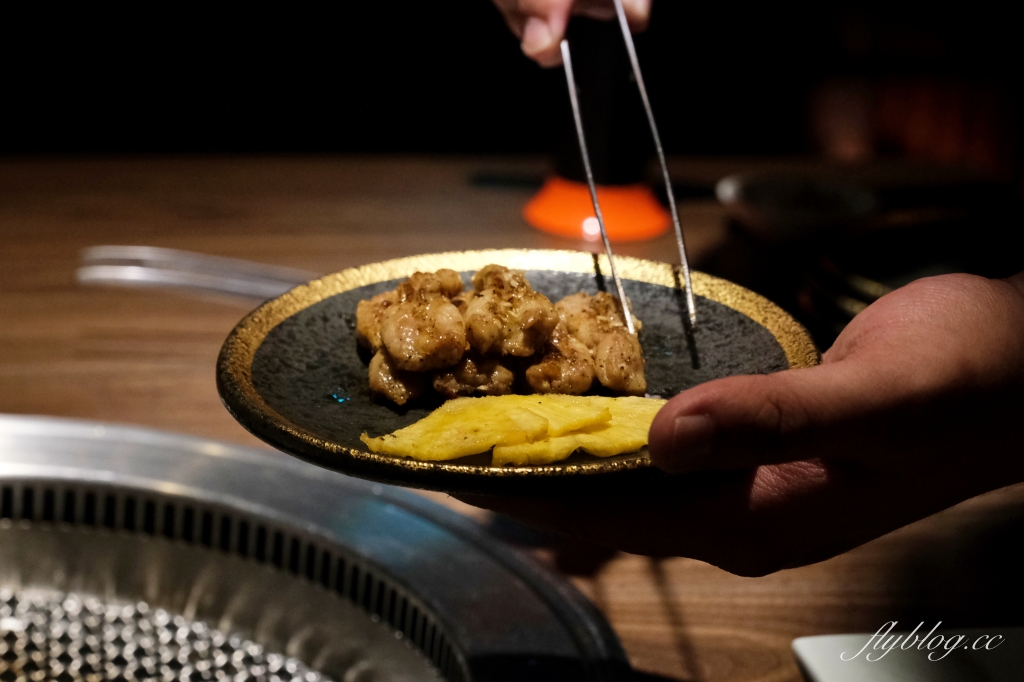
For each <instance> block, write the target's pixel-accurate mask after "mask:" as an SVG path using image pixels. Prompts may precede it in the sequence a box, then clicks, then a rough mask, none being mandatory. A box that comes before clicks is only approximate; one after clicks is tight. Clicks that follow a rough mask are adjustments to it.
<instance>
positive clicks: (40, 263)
mask: <svg viewBox="0 0 1024 682" xmlns="http://www.w3.org/2000/svg"><path fill="white" fill-rule="evenodd" d="M742 167H743V164H742V163H741V162H739V161H736V162H730V163H726V164H723V163H722V162H716V163H703V165H702V163H701V162H699V161H692V162H690V161H687V160H678V161H676V162H674V164H673V168H674V172H678V173H679V174H680V175H681V176H685V177H686V178H687V179H689V180H691V181H692V180H693V179H694V178H697V179H700V180H701V181H713V180H714V177H715V174H721V173H722V172H724V169H728V170H735V169H739V168H742ZM543 171H544V165H543V163H541V162H539V161H534V160H509V159H470V160H458V159H422V158H412V159H410V158H380V157H374V158H211V159H188V158H180V159H179V158H172V159H93V160H59V159H57V160H7V161H2V162H0V412H6V413H16V414H46V415H57V416H64V417H77V418H85V419H98V420H106V421H113V422H125V423H129V424H136V425H142V426H148V427H155V428H160V429H167V430H172V431H179V432H184V433H189V434H193V435H197V436H205V437H209V438H215V439H219V440H225V441H231V442H235V443H241V444H245V445H252V446H257V447H265V446H264V445H263V444H262V443H260V442H258V441H256V439H254V438H253V437H252V436H250V435H249V434H248V433H246V432H245V431H244V430H243V429H242V428H241V427H240V426H238V425H237V424H236V423H235V422H234V420H233V419H232V418H231V417H230V416H229V415H228V413H227V412H226V411H225V410H224V408H223V407H222V406H221V404H220V401H219V399H218V397H217V392H216V389H215V386H214V376H213V372H214V362H215V359H216V356H217V352H218V350H219V349H220V345H221V343H222V341H223V340H224V338H225V336H226V335H227V333H228V332H229V331H230V330H231V328H232V327H233V326H234V324H235V323H236V322H237V321H238V320H239V319H240V318H241V317H242V315H244V314H245V313H246V312H247V310H248V309H249V308H250V307H252V304H249V303H245V302H239V301H234V300H231V299H218V298H213V297H209V298H197V297H189V296H183V295H180V294H174V293H167V292H158V291H152V290H131V289H109V288H95V287H89V288H87V287H82V286H79V285H78V284H76V282H75V277H74V274H75V269H76V267H77V266H78V262H79V254H80V251H81V250H82V249H83V248H85V247H87V246H92V245H98V244H143V245H151V246H162V247H172V248H178V249H187V250H192V251H200V252H204V253H209V254H215V255H222V256H231V257H236V258H245V259H251V260H255V261H262V262H266V263H273V264H279V265H287V266H292V267H296V268H303V269H306V270H311V271H314V272H317V273H327V272H331V271H335V270H339V269H342V268H345V267H348V266H354V265H360V264H364V263H369V262H373V261H378V260H384V259H388V258H393V257H398V256H405V255H411V254H417V253H424V252H433V251H445V250H462V249H477V248H490V247H538V248H570V249H592V248H593V246H594V245H593V243H586V242H580V241H573V240H567V239H560V238H556V237H551V236H547V235H545V234H543V233H541V232H538V231H536V230H533V229H532V228H530V227H529V226H527V225H526V224H525V223H524V222H523V220H522V218H521V217H520V212H521V209H522V205H523V203H524V202H525V201H526V200H527V199H528V198H529V196H530V195H531V192H532V189H531V188H529V187H528V186H524V185H523V184H522V183H521V182H519V183H518V184H517V179H520V180H521V179H522V178H523V177H530V176H533V175H537V174H540V173H542V172H543ZM481 173H483V174H486V175H489V176H491V179H492V180H493V179H494V178H495V177H498V178H500V177H502V176H505V177H507V179H508V180H509V182H507V183H495V182H493V181H490V182H472V181H471V180H472V178H473V177H474V176H478V175H479V174H481ZM681 214H682V217H683V220H684V223H685V225H686V232H687V238H688V243H689V247H690V250H691V254H692V259H693V260H694V261H695V263H696V264H697V265H698V266H699V263H700V260H701V257H702V255H703V254H706V253H707V252H708V251H709V250H710V249H712V248H713V247H714V246H715V244H716V243H718V241H719V240H720V239H721V238H722V236H723V234H724V225H723V217H722V215H721V213H720V211H719V209H718V208H717V206H716V205H715V204H714V203H713V202H711V201H707V200H703V201H693V202H684V203H683V204H682V205H681ZM617 252H619V253H623V254H630V255H636V256H640V257H647V258H654V259H659V260H674V259H675V251H674V245H673V239H672V237H671V235H665V236H664V237H660V238H657V239H654V240H651V241H647V242H638V243H630V244H622V245H619V246H618V248H617ZM433 497H434V498H435V499H438V500H439V501H441V502H443V503H445V504H449V505H451V506H453V507H455V508H457V509H460V510H462V511H464V512H466V513H469V514H471V515H474V516H475V517H476V518H478V519H480V520H481V521H482V522H485V523H494V520H493V519H490V518H489V517H488V516H487V515H486V514H484V513H481V512H478V511H476V510H472V509H470V508H467V507H465V506H464V505H460V503H457V502H455V501H454V500H450V499H446V498H445V497H444V496H440V495H434V496H433ZM1022 500H1024V491H1022V490H1021V489H1020V488H1015V489H1007V490H1004V491H999V492H997V493H993V494H990V495H988V496H985V497H982V498H979V499H976V500H973V501H970V502H968V503H965V504H963V505H960V506H959V507H957V508H954V509H952V510H948V511H946V512H943V513H942V514H939V515H937V516H935V517H932V518H930V519H926V520H925V521H922V522H920V523H917V524H915V525H913V526H910V527H908V528H905V529H902V530H900V531H898V532H896V533H893V534H891V535H889V536H887V537H884V538H881V539H879V540H876V541H874V542H872V543H869V544H868V545H865V546H863V547H860V548H858V549H856V550H854V551H851V552H849V553H847V554H845V555H843V556H840V557H837V558H835V559H832V560H829V561H825V562H823V563H820V564H817V565H813V566H809V567H804V568H799V569H793V570H788V571H782V572H780V573H777V574H774V575H771V576H767V577H764V578H739V577H736V576H732V575H730V574H728V573H725V572H723V571H721V570H719V569H717V568H714V567H712V566H709V565H707V564H704V563H701V562H698V561H694V560H689V559H664V560H655V559H649V558H644V557H637V556H628V555H621V554H618V555H615V554H609V553H603V552H602V551H601V550H599V549H596V548H594V547H587V546H574V545H572V543H568V544H564V545H559V544H558V543H557V542H548V543H547V544H546V545H545V543H543V542H541V543H540V544H541V545H542V546H541V547H540V548H538V549H535V550H534V552H535V554H536V555H537V556H538V558H539V559H540V560H542V561H547V562H549V563H550V564H551V565H552V566H560V567H562V569H564V570H566V571H568V572H571V573H573V574H575V575H574V577H573V580H574V581H575V582H576V584H577V585H578V586H579V588H580V589H581V590H582V591H583V592H585V593H586V594H587V595H588V596H589V597H590V598H591V599H592V600H593V601H594V603H595V604H597V605H598V607H599V608H600V609H601V610H602V611H603V612H604V613H605V614H606V616H607V617H608V619H609V620H610V621H611V623H612V625H613V626H614V628H615V629H616V631H617V632H618V633H619V636H620V637H621V639H622V641H623V644H624V645H625V647H626V649H627V651H628V653H629V656H630V658H631V660H632V662H633V664H634V666H635V667H636V668H637V669H638V670H639V671H641V672H643V673H644V676H643V677H644V678H646V679H649V680H658V679H663V678H664V679H673V680H702V681H707V682H712V681H714V682H717V681H723V682H724V681H726V680H729V681H740V680H743V681H754V680H758V681H768V680H772V681H778V682H783V681H795V680H799V679H800V674H799V671H798V670H797V667H796V665H795V662H794V660H793V657H792V654H791V653H790V642H791V641H792V639H793V638H794V637H798V636H804V635H814V634H825V633H838V632H856V631H871V632H874V631H875V630H876V629H877V628H878V627H879V626H881V625H882V624H883V623H884V622H885V621H888V620H894V619H898V620H900V621H901V622H905V623H910V625H909V627H912V626H913V624H916V622H917V620H920V619H930V622H933V621H935V620H942V621H944V622H945V623H946V624H951V625H961V626H968V625H971V626H981V627H985V626H994V625H1001V624H1012V623H1014V622H1016V623H1018V624H1019V622H1020V618H1021V611H1020V608H1019V607H1021V606H1022V605H1024V600H1022V598H1021V588H1020V586H1019V584H1018V583H1019V576H1020V575H1021V574H1022V572H1021V564H1020V560H1019V559H1015V558H1014V555H1013V553H1012V552H1008V551H1007V548H1009V547H1012V546H1013V543H1014V540H1015V542H1016V544H1019V539H1020V537H1021V529H1022V527H1024V523H1022V522H1021V519H1024V511H1022V509H1024V503H1022ZM877 503H878V504H885V503H886V500H878V502H877ZM700 522H701V520H700V519H686V520H677V521H674V522H673V523H700ZM671 525H672V524H671V523H669V522H668V521H666V528H665V532H666V533H670V532H672V527H671ZM723 541H724V542H727V541H728V539H727V538H723ZM535 544H536V543H535ZM1015 619H1016V620H1015ZM911 621H913V623H911Z"/></svg>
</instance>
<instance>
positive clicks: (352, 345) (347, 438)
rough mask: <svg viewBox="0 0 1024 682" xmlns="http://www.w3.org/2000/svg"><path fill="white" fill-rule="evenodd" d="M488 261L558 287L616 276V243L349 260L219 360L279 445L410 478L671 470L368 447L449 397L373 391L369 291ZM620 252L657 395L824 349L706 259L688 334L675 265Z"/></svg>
mask: <svg viewBox="0 0 1024 682" xmlns="http://www.w3.org/2000/svg"><path fill="white" fill-rule="evenodd" d="M489 263H498V264H501V265H506V266H508V267H512V268H518V269H522V270H525V271H526V276H527V279H529V281H530V283H531V284H532V285H533V287H534V288H535V289H536V290H537V291H540V292H541V293H543V294H545V295H546V296H547V297H548V298H550V299H551V300H552V301H557V300H558V299H560V298H562V297H563V296H566V295H568V294H571V293H575V292H578V291H586V292H589V293H596V292H597V291H599V290H602V289H605V288H606V286H609V285H610V284H611V282H610V281H608V279H606V274H607V273H608V272H609V269H608V262H607V259H606V258H605V257H603V256H601V257H597V256H594V255H592V254H589V253H580V252H573V251H526V250H494V251H464V252H453V253H440V254H430V255H423V256H413V257H409V258H400V259H397V260H391V261H386V262H383V263H374V264H371V265H365V266H363V267H359V268H352V269H350V270H344V271H342V272H338V273H335V274H333V275H328V276H326V277H323V278H321V279H318V280H315V281H312V282H310V283H309V284H305V285H303V286H300V287H297V288H295V289H292V290H291V291H289V292H288V293H286V294H284V295H283V296H280V297H279V298H275V299H273V300H271V301H268V302H267V303H265V304H263V305H262V306H260V307H259V308H258V309H256V310H255V311H253V312H252V313H250V314H249V315H248V316H247V317H246V318H245V319H243V320H242V321H241V322H240V323H239V324H238V326H237V327H235V329H234V331H232V332H231V335H230V336H229V337H228V339H227V341H225V343H224V347H223V349H222V350H221V354H220V358H219V360H218V365H217V386H218V389H219V391H220V395H221V397H222V399H223V400H224V404H225V405H226V406H227V408H228V410H229V411H230V412H231V414H232V415H234V417H235V418H236V419H237V420H238V421H239V422H240V423H241V424H242V425H243V426H244V427H245V428H246V429H248V430H249V431H251V432H252V433H253V434H255V435H256V436H257V437H259V438H261V439H263V440H264V441H266V442H267V443H269V444H270V445H272V446H274V447H275V448H278V449H280V450H283V451H284V452H287V453H290V454H292V455H295V456H296V457H300V458H302V459H305V460H308V461H310V462H313V463H315V464H318V465H320V466H322V467H325V468H328V469H333V470H335V471H340V472H343V473H346V474H350V475H353V476H359V477H362V478H368V479H372V480H376V481H381V482H385V483H394V484H398V485H403V486H408V487H416V488H426V489H431V490H440V491H445V492H452V493H458V492H471V493H485V494H535V493H543V492H554V491H564V490H568V489H569V488H574V487H579V486H602V485H615V486H622V485H634V484H643V483H644V482H645V481H649V480H651V479H652V478H658V477H659V476H661V474H660V473H659V472H658V471H657V470H656V469H654V468H653V467H652V466H651V463H650V458H649V457H648V454H647V451H646V450H641V451H640V452H635V453H631V454H625V455H618V456H616V457H609V458H606V459H600V458H597V457H593V456H590V455H587V454H584V453H576V454H574V455H573V456H572V457H570V458H569V459H567V460H565V461H563V462H559V463H557V464H553V465H549V466H538V467H492V466H490V455H489V454H488V455H477V456H474V457H468V458H463V459H459V460H452V461H448V462H420V461H416V460H411V459H404V458H398V457H392V456H388V455H379V454H375V453H371V452H368V451H366V449H365V446H364V445H363V444H362V442H361V441H360V440H359V436H360V434H362V433H369V434H370V435H371V436H379V435H381V434H384V433H390V432H392V431H394V430H395V429H399V428H401V427H403V426H407V425H409V424H411V423H413V422H415V421H416V420H418V419H420V418H421V417H424V416H426V415H427V414H428V413H429V412H430V410H431V409H433V408H434V407H436V406H437V405H438V404H440V403H439V399H435V400H434V401H433V402H431V399H421V401H420V402H418V403H416V404H412V403H410V404H408V405H406V406H404V407H397V406H395V405H393V404H391V403H390V402H388V401H386V400H383V399H380V398H379V397H376V396H375V395H374V394H372V393H371V392H370V390H369V387H368V383H367V365H368V362H369V356H368V354H367V353H366V352H365V351H363V350H362V349H360V348H359V346H358V344H357V343H356V336H355V313H356V304H357V303H358V302H359V301H360V300H362V299H365V298H369V297H371V296H373V295H375V294H378V293H380V292H382V291H386V290H388V289H393V288H394V287H395V286H396V285H397V284H398V282H400V281H401V280H403V279H405V278H406V277H408V276H409V275H411V274H412V273H414V272H416V271H434V270H438V269H440V268H452V269H453V270H457V271H459V272H461V273H462V278H463V281H464V282H465V283H466V284H467V286H468V285H469V282H470V279H471V278H472V276H473V274H474V273H475V272H476V271H477V270H479V269H480V268H482V267H483V266H485V265H487V264H489ZM615 263H616V265H617V266H618V268H619V272H620V276H621V277H622V278H623V285H624V287H625V290H626V295H627V296H628V297H629V299H630V301H631V302H632V305H633V312H634V314H635V315H636V316H637V317H639V318H640V320H642V322H643V329H642V331H641V332H640V343H641V345H642V346H643V349H644V356H645V358H646V363H647V365H646V371H647V385H648V389H647V390H648V393H649V394H650V395H657V396H663V397H671V396H673V395H675V394H676V393H678V392H680V391H682V390H684V389H687V388H689V387H691V386H694V385H696V384H699V383H702V382H704V381H710V380H711V379H717V378H720V377H726V376H732V375H736V374H755V373H768V372H776V371H779V370H784V369H788V368H791V367H808V366H811V365H814V364H817V363H818V362H819V358H820V355H819V353H818V351H817V349H815V347H814V344H813V343H812V341H811V339H810V337H809V336H808V334H807V332H806V331H805V330H804V328H803V327H801V326H800V325H799V324H798V323H797V322H796V321H794V320H793V319H792V318H791V317H790V316H789V315H788V314H786V313H785V312H784V311H783V310H782V309H780V308H779V307H777V306H776V305H774V304H773V303H771V302H770V301H768V300H767V299H765V298H763V297H761V296H758V295H757V294H755V293H753V292H751V291H748V290H746V289H744V288H742V287H740V286H737V285H735V284H732V283H731V282H727V281H725V280H721V279H718V278H715V277H711V276H709V275H705V274H703V273H699V272H696V273H693V275H692V281H693V290H694V294H695V295H696V302H697V320H698V324H697V327H696V329H695V330H694V331H693V333H692V335H687V333H686V331H685V327H684V319H685V302H684V298H683V296H682V292H681V290H680V288H679V284H678V281H679V277H678V274H677V271H676V268H674V267H673V266H671V265H668V264H665V263H655V262H652V261H645V260H639V259H635V258H627V257H622V256H620V257H618V258H616V260H615ZM612 290H613V287H612Z"/></svg>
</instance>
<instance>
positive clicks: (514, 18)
mask: <svg viewBox="0 0 1024 682" xmlns="http://www.w3.org/2000/svg"><path fill="white" fill-rule="evenodd" d="M494 4H495V5H497V6H498V9H499V10H500V11H501V13H502V15H504V17H505V21H506V23H508V27H509V28H510V29H512V33H514V34H515V35H516V37H517V38H519V40H520V41H521V46H522V49H523V53H524V54H526V56H527V57H530V58H531V59H533V60H534V61H536V62H537V63H538V64H540V65H541V66H557V65H558V64H561V63H562V53H561V51H560V49H559V43H560V42H561V41H562V38H563V36H564V35H565V27H566V25H568V23H569V16H570V15H581V16H587V17H591V18H594V19H611V18H613V17H614V16H615V6H614V5H613V4H612V0H494ZM622 9H623V10H625V12H626V20H627V21H628V22H629V26H630V28H631V29H632V30H633V31H642V30H644V28H646V27H647V20H648V18H649V17H650V14H651V0H622Z"/></svg>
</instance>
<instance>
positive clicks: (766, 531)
mask: <svg viewBox="0 0 1024 682" xmlns="http://www.w3.org/2000/svg"><path fill="white" fill-rule="evenodd" d="M1022 415H1024V273H1022V274H1020V275H1017V276H1016V277H1014V278H1010V279H1009V280H987V279H984V278H981V277H974V276H970V275H945V276H941V277H933V278H928V279H923V280H919V281H917V282H914V283H912V284H910V285H908V286H906V287H903V288H902V289H899V290H897V291H895V292H893V293H891V294H889V295H888V296H885V297H884V298H882V299H880V300H879V301H877V302H876V303H874V304H873V305H871V306H870V307H868V309H867V310H865V311H864V312H862V313H861V314H860V315H858V316H857V317H856V318H854V320H853V321H852V322H851V323H850V325H849V326H848V327H847V328H846V330H844V332H843V333H842V334H841V335H840V337H839V338H838V340H837V341H836V343H835V345H833V347H832V348H831V349H830V350H829V351H828V352H827V353H826V354H825V356H824V358H823V362H822V364H821V365H820V366H818V367H813V368H808V369H797V370H789V371H785V372H779V373H777V374H772V375H766V376H737V377H730V378H727V379H720V380H718V381H712V382H708V383H706V384H702V385H700V386H697V387H695V388H692V389H690V390H688V391H685V392H683V393H681V394H680V395H678V396H676V397H675V398H673V399H672V400H671V401H669V403H668V404H667V405H666V406H665V407H664V408H663V409H662V410H661V412H660V413H659V414H658V416H657V417H656V418H655V420H654V423H653V425H652V427H651V434H650V450H651V457H652V460H653V461H654V463H655V465H656V466H658V467H659V468H661V469H663V470H665V471H668V472H671V473H674V474H676V475H674V476H671V477H668V478H666V479H665V480H664V481H663V482H661V483H660V484H658V486H657V487H656V488H651V489H647V490H644V491H643V493H629V494H615V493H611V494H606V495H602V496H600V497H586V496H576V497H569V498H539V499H506V498H484V497H479V498H472V499H467V500H466V501H468V502H470V503H471V504H476V505H478V506H485V507H488V508H490V509H493V510H495V511H499V512H503V513H506V514H510V515H512V516H515V517H517V518H519V519H521V520H524V521H526V522H527V523H532V524H534V525H538V526H542V527H546V528H549V529H554V530H560V531H562V532H567V533H570V534H573V535H576V536H580V537H585V538H588V539H590V540H592V541H594V542H597V543H599V544H604V545H608V546H612V547H615V548H618V549H621V550H624V551H627V552H633V553H637V554H648V555H654V556H687V557H692V558H696V559H701V560H704V561H708V562H710V563H712V564H715V565H717V566H720V567H722V568H724V569H726V570H728V571H731V572H733V573H738V574H742V575H762V574H765V573H770V572H773V571H776V570H780V569H783V568H788V567H793V566H798V565H803V564H807V563H812V562H815V561H820V560H823V559H826V558H828V557H831V556H834V555H835V554H838V553H840V552H843V551H845V550H847V549H850V548H852V547H855V546H857V545H859V544H861V543H863V542H866V541H868V540H870V539H872V538H875V537H878V536H880V535H883V534H884V533H887V532H889V531H891V530H894V529H896V528H898V527H900V526H902V525H905V524H907V523H910V522H912V521H915V520H917V519H920V518H923V517H925V516H927V515H929V514H932V513H934V512H936V511H939V510H941V509H944V508H946V507H949V506H951V505H953V504H956V503H958V502H960V501H962V500H965V499H968V498H970V497H973V496H975V495H978V494H981V493H984V492H987V491H990V490H994V489H996V488H1000V487H1003V486H1006V485H1009V484H1012V483H1016V482H1020V481H1024V418H1022Z"/></svg>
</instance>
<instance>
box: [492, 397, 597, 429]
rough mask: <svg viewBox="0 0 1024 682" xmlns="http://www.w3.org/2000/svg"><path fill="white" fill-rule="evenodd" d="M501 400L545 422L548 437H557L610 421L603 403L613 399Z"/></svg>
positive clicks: (532, 398)
mask: <svg viewBox="0 0 1024 682" xmlns="http://www.w3.org/2000/svg"><path fill="white" fill-rule="evenodd" d="M502 400H505V401H507V402H508V403H510V404H517V405H519V406H521V407H524V408H526V409H528V410H531V411H532V412H536V413H537V414H539V415H541V416H543V417H544V418H545V419H547V420H548V436H561V435H564V434H566V433H572V432H573V431H579V430H580V429H586V428H590V427H592V426H597V425H599V424H607V423H608V422H610V421H611V420H612V413H611V411H610V410H609V409H608V404H606V402H605V401H614V400H615V399H614V398H599V399H596V400H595V397H593V396H591V397H581V396H576V395H559V394H549V395H515V396H511V395H510V396H504V397H503V398H502Z"/></svg>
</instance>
